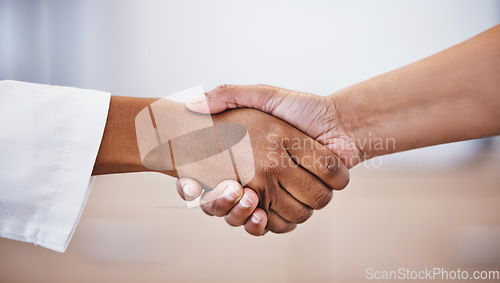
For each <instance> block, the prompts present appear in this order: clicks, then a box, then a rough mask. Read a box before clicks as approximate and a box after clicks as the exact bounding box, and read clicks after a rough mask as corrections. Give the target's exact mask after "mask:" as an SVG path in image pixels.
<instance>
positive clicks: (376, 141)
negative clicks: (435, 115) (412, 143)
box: [267, 135, 396, 168]
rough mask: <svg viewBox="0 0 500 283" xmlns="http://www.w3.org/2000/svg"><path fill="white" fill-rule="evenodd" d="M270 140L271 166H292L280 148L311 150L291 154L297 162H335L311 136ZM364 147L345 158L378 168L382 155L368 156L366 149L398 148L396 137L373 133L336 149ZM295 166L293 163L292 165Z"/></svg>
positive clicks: (292, 150) (274, 137)
mask: <svg viewBox="0 0 500 283" xmlns="http://www.w3.org/2000/svg"><path fill="white" fill-rule="evenodd" d="M267 138H268V141H270V142H271V145H270V146H269V148H268V149H269V153H268V156H267V158H268V160H269V161H271V166H282V167H283V166H290V164H289V159H288V158H286V157H284V156H282V155H280V154H278V153H277V152H276V150H277V149H279V148H286V149H287V150H288V151H289V152H296V151H304V150H309V151H310V154H308V155H304V156H302V157H299V156H297V155H294V156H291V157H292V158H293V159H294V161H295V162H296V164H309V165H312V164H319V163H330V164H334V163H335V162H332V160H329V159H325V158H324V156H323V155H322V154H319V153H318V152H320V151H317V150H321V149H324V146H323V145H321V144H320V143H318V142H316V141H315V140H313V139H310V138H299V137H294V138H281V139H280V138H279V137H278V136H277V135H269V136H268V137H267ZM358 147H359V148H363V151H362V152H361V155H354V154H347V156H343V158H348V160H343V161H345V162H347V163H349V164H359V163H361V164H362V165H363V166H364V167H373V168H378V167H381V166H382V159H381V158H380V157H374V158H370V157H368V156H367V154H366V151H371V152H374V151H377V152H394V151H395V150H396V139H395V138H377V137H372V136H371V135H370V136H369V137H368V138H365V139H363V140H350V141H346V142H341V143H337V144H336V146H335V149H336V150H337V151H339V152H346V153H350V152H358V151H359V148H358ZM292 166H293V165H292Z"/></svg>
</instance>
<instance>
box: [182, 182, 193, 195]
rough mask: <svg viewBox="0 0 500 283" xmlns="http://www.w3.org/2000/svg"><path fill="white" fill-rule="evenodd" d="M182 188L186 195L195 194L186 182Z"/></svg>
mask: <svg viewBox="0 0 500 283" xmlns="http://www.w3.org/2000/svg"><path fill="white" fill-rule="evenodd" d="M182 190H183V191H184V194H185V195H187V196H188V197H194V196H195V195H196V193H195V192H194V190H193V188H191V186H190V185H188V184H185V185H184V186H182Z"/></svg>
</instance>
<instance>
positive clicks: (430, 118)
mask: <svg viewBox="0 0 500 283" xmlns="http://www.w3.org/2000/svg"><path fill="white" fill-rule="evenodd" d="M499 89H500V25H497V26H495V27H493V28H491V29H489V30H487V31H485V32H483V33H481V34H479V35H478V36H476V37H474V38H472V39H469V40H467V41H465V42H463V43H461V44H458V45H456V46H454V47H451V48H449V49H447V50H444V51H442V52H440V53H438V54H435V55H433V56H430V57H428V58H425V59H423V60H420V61H418V62H416V63H413V64H410V65H408V66H405V67H402V68H400V69H397V70H394V71H392V72H389V73H386V74H383V75H380V76H377V77H375V78H372V79H370V80H367V81H365V82H361V83H359V84H356V85H354V86H351V87H348V88H346V89H343V90H341V91H339V92H337V93H334V94H333V95H331V96H328V97H319V96H315V95H312V94H307V93H302V92H296V91H290V90H286V89H281V88H278V87H272V86H266V85H255V86H232V85H224V86H220V87H218V88H216V89H214V90H212V91H210V92H208V93H207V94H206V96H201V97H194V98H192V99H190V100H188V102H187V103H186V106H187V107H188V108H189V109H190V110H192V111H195V112H200V113H219V112H222V111H224V110H226V109H231V108H242V107H249V108H255V109H259V110H261V111H263V112H266V113H269V114H271V115H273V116H275V117H278V118H280V119H283V120H284V121H286V122H288V123H290V124H291V125H293V126H294V127H296V128H297V129H299V130H301V131H303V132H304V133H305V134H307V135H309V136H311V137H312V138H314V139H315V140H316V141H318V142H319V143H321V144H324V145H325V146H326V147H327V148H329V149H330V150H332V152H334V153H335V154H336V155H337V156H339V158H340V159H341V160H342V161H343V162H344V163H345V164H346V165H347V167H348V168H351V167H353V166H355V165H356V164H358V163H360V162H362V161H364V160H367V159H369V158H372V157H375V156H380V155H384V154H390V153H395V152H400V151H404V150H409V149H415V148H420V147H426V146H431V145H436V144H443V143H449V142H456V141H462V140H468V139H474V138H482V137H487V136H492V135H498V134H500V125H499V123H498V121H499V120H500V92H499ZM205 100H206V102H205V103H199V102H200V101H205ZM374 144H376V145H377V146H375V145H374Z"/></svg>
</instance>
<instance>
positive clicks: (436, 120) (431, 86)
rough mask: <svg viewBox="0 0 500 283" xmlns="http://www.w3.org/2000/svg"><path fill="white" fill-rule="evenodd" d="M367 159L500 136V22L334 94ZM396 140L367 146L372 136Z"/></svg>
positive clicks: (342, 118)
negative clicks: (439, 50)
mask: <svg viewBox="0 0 500 283" xmlns="http://www.w3.org/2000/svg"><path fill="white" fill-rule="evenodd" d="M331 98H332V100H333V101H334V104H335V105H336V106H337V110H338V113H339V122H340V123H341V124H342V125H343V127H344V129H345V130H346V131H347V132H348V133H350V135H352V136H354V137H357V139H358V142H359V143H358V146H359V147H360V148H361V150H362V151H363V152H364V153H366V154H367V157H368V158H370V157H373V156H377V155H383V154H388V153H393V152H399V151H403V150H408V149H414V148H420V147H425V146H430V145H436V144H442V143H448V142H455V141H462V140H468V139H474V138H481V137H487V136H492V135H498V134H500V26H496V27H494V28H492V29H490V30H488V31H486V32H484V33H482V34H480V35H478V36H476V37H474V38H472V39H470V40H468V41H465V42H463V43H461V44H459V45H456V46H454V47H452V48H449V49H447V50H445V51H443V52H440V53H438V54H435V55H433V56H431V57H428V58H426V59H423V60H421V61H418V62H416V63H414V64H411V65H408V66H406V67H403V68H400V69H397V70H395V71H392V72H389V73H386V74H383V75H380V76H378V77H375V78H372V79H370V80H368V81H365V82H362V83H360V84H357V85H354V86H352V87H349V88H347V89H345V90H342V91H340V92H339V93H336V94H334V95H333V96H331ZM370 138H371V139H373V138H381V139H386V140H387V139H390V138H394V140H395V144H394V147H392V146H389V147H384V148H382V149H374V148H369V147H368V146H367V143H366V142H364V141H366V140H368V139H370Z"/></svg>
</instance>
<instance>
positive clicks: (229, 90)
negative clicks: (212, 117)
mask: <svg viewBox="0 0 500 283" xmlns="http://www.w3.org/2000/svg"><path fill="white" fill-rule="evenodd" d="M207 105H208V107H209V108H210V109H207ZM186 106H187V107H188V108H189V109H190V110H192V111H194V112H199V113H220V112H223V111H225V110H226V109H232V108H239V107H249V108H255V109H259V110H261V111H263V112H266V113H269V114H271V115H273V116H275V117H277V118H280V119H282V120H284V121H286V122H288V123H289V124H290V125H292V126H294V127H295V128H297V129H299V130H300V131H302V132H304V133H305V134H306V135H308V136H310V137H311V138H312V139H314V140H316V141H317V142H319V143H321V144H323V145H325V146H326V147H327V148H328V149H329V150H331V151H332V152H333V153H334V154H335V155H337V156H338V157H339V158H340V160H342V162H343V163H344V164H345V165H346V166H347V168H351V167H353V166H355V165H356V164H358V163H360V162H361V161H363V160H362V155H363V154H362V151H361V149H360V147H359V146H358V144H357V143H356V139H355V137H354V136H353V135H352V134H351V133H349V132H348V131H347V130H346V129H345V128H344V127H343V126H342V123H340V121H339V113H338V112H337V105H336V104H335V100H334V99H332V97H322V96H317V95H313V94H309V93H304V92H297V91H291V90H287V89H282V88H278V87H273V86H268V85H250V86H236V85H222V86H219V87H217V88H216V89H214V90H212V91H210V92H208V93H207V94H206V96H202V97H193V98H191V99H189V100H188V101H187V103H186Z"/></svg>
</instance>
